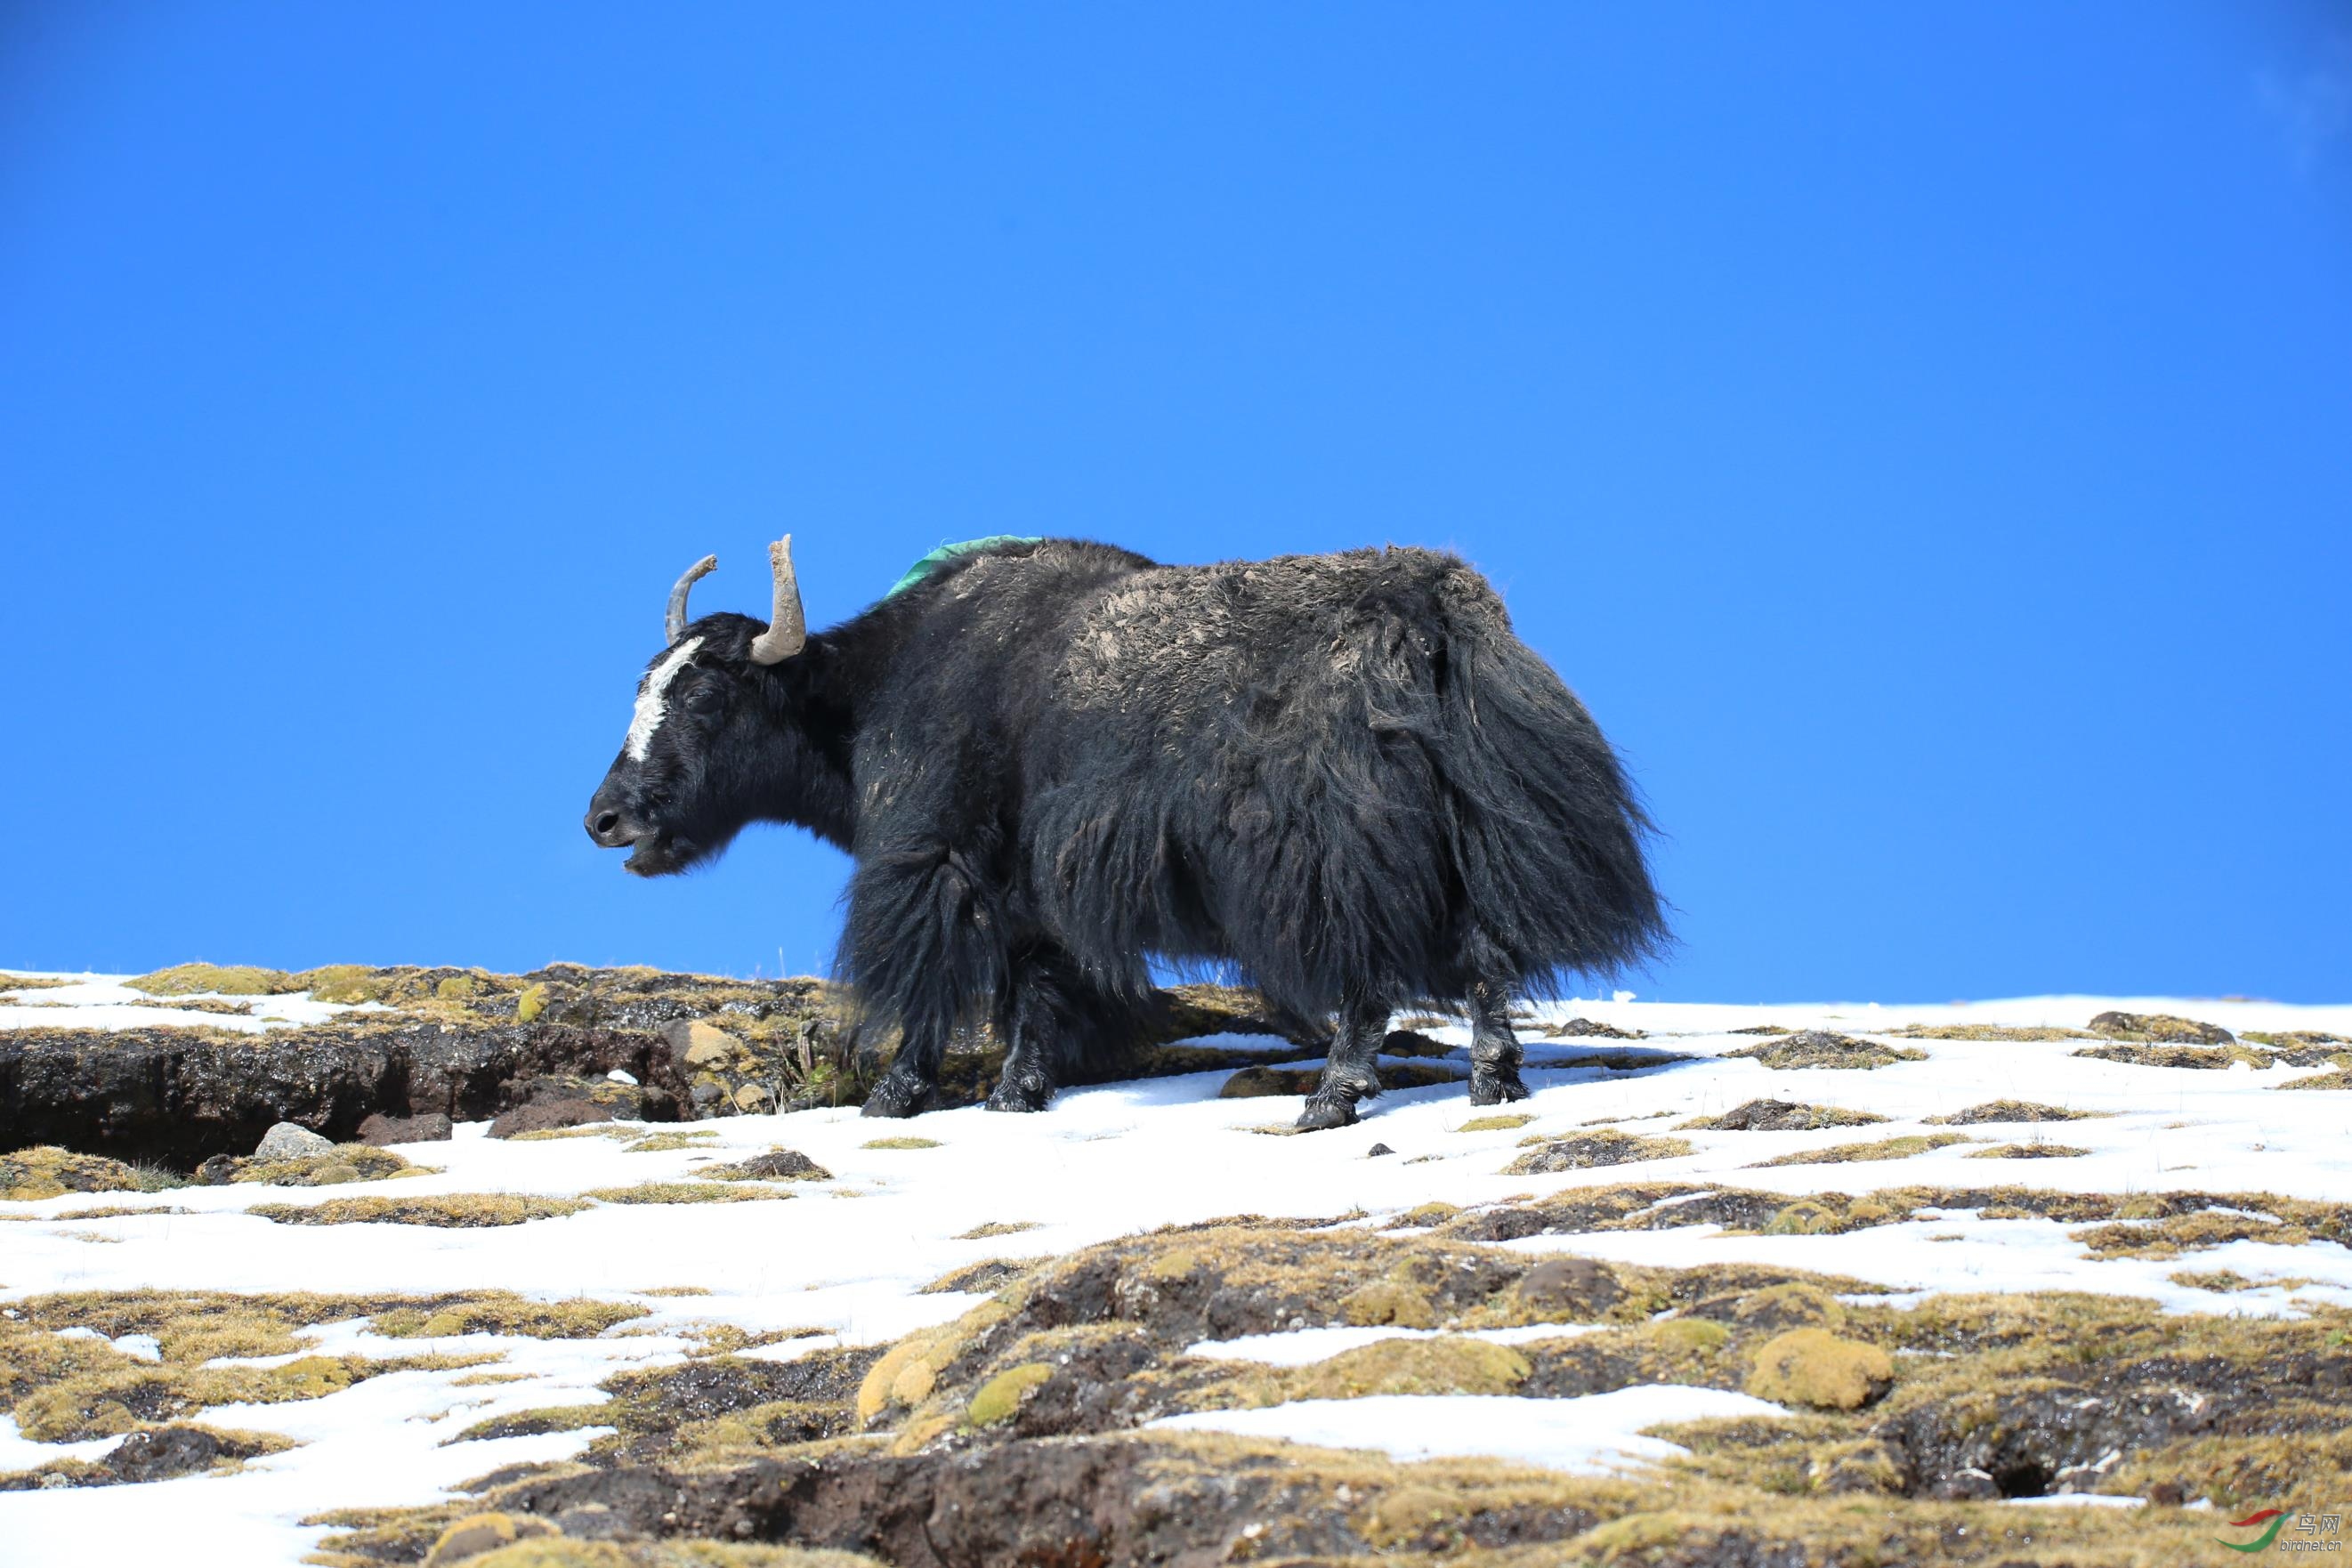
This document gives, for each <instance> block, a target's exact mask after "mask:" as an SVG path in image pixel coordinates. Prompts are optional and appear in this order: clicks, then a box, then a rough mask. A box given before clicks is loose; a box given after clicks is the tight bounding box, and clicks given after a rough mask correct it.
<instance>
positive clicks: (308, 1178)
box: [201, 1143, 432, 1187]
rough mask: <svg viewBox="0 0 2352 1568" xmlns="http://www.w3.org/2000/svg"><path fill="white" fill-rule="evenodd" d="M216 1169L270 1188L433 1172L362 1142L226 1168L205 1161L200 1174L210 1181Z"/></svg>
mask: <svg viewBox="0 0 2352 1568" xmlns="http://www.w3.org/2000/svg"><path fill="white" fill-rule="evenodd" d="M216 1170H222V1171H226V1173H227V1177H228V1180H229V1181H230V1182H258V1183H262V1184H267V1185H269V1186H273V1187H334V1186H341V1185H343V1184H346V1183H351V1182H381V1181H384V1180H386V1179H388V1178H390V1177H393V1176H423V1175H430V1174H432V1172H431V1171H430V1170H429V1169H428V1168H427V1167H425V1166H421V1165H412V1164H410V1163H408V1162H407V1161H406V1160H404V1159H403V1158H402V1157H401V1156H399V1155H398V1154H395V1153H394V1152H392V1151H391V1150H389V1149H376V1148H372V1147H370V1146H369V1145H368V1144H365V1143H338V1144H336V1145H335V1146H334V1147H333V1148H332V1149H322V1150H320V1152H318V1153H316V1154H302V1155H298V1156H296V1157H294V1158H292V1159H286V1160H257V1159H253V1158H251V1157H249V1156H248V1157H246V1158H241V1159H232V1160H230V1161H228V1162H226V1164H225V1165H215V1164H213V1163H210V1162H207V1163H206V1165H205V1170H204V1171H203V1172H202V1173H201V1174H202V1175H203V1176H204V1177H205V1180H206V1181H211V1180H212V1179H213V1173H214V1172H215V1171H216Z"/></svg>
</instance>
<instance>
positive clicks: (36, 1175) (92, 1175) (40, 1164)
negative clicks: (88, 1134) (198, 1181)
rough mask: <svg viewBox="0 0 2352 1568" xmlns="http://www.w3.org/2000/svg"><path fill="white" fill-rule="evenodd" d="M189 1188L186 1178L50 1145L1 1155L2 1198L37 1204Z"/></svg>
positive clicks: (0, 1189) (12, 1201)
mask: <svg viewBox="0 0 2352 1568" xmlns="http://www.w3.org/2000/svg"><path fill="white" fill-rule="evenodd" d="M186 1185H187V1182H186V1180H185V1179H184V1178H183V1177H178V1176H173V1175H172V1174H171V1173H168V1172H163V1171H156V1170H151V1169H148V1168H147V1167H144V1166H140V1165H126V1164H124V1163H122V1162H121V1161H120V1160H108V1159H104V1158H101V1157H100V1156H99V1155H96V1154H76V1153H73V1152H70V1151H68V1150H65V1149H59V1148H57V1147H55V1146H53V1145H50V1144H40V1145H37V1146H36V1147H34V1148H30V1149H19V1150H17V1151H16V1152H15V1153H13V1154H5V1155H0V1198H5V1199H6V1200H7V1201H9V1202H11V1203H34V1202H37V1201H39V1200H40V1199H42V1198H58V1197H63V1196H65V1195H66V1194H68V1193H159V1192H166V1191H169V1190H170V1189H172V1188H173V1187H184V1186H186Z"/></svg>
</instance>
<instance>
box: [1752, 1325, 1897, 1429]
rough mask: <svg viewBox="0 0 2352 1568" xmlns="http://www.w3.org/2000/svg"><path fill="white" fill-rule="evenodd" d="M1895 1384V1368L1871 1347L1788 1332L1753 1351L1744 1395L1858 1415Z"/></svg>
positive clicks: (1824, 1334)
mask: <svg viewBox="0 0 2352 1568" xmlns="http://www.w3.org/2000/svg"><path fill="white" fill-rule="evenodd" d="M1894 1384H1895V1363H1894V1361H1893V1360H1892V1359H1891V1358H1890V1357H1889V1356H1888V1355H1887V1353H1886V1352H1885V1351H1883V1350H1881V1349H1879V1348H1878V1347H1877V1346H1876V1345H1874V1344H1864V1343H1861V1342H1857V1341H1854V1340H1843V1339H1840V1338H1838V1337H1837V1336H1836V1335H1835V1334H1832V1333H1831V1332H1830V1331H1827V1330H1826V1329H1791V1330H1790V1331H1788V1332H1787V1333H1785V1334H1782V1335H1780V1337H1778V1338H1777V1339H1774V1340H1771V1341H1769V1342H1767V1343H1766V1344H1765V1345H1764V1347H1763V1348H1762V1349H1760V1350H1759V1351H1758V1352H1756V1370H1755V1371H1754V1372H1753V1373H1749V1374H1748V1393H1750V1394H1754V1395H1755V1396H1756V1397H1757V1398H1759V1399H1769V1400H1771V1401H1773V1402H1774V1403H1775V1404H1780V1405H1812V1406H1815V1407H1818V1408H1822V1409H1829V1410H1859V1409H1860V1408H1862V1406H1864V1405H1868V1404H1870V1403H1872V1402H1873V1401H1874V1400H1878V1399H1881V1398H1884V1397H1885V1394H1886V1391H1887V1390H1888V1389H1889V1388H1891V1387H1893V1386H1894Z"/></svg>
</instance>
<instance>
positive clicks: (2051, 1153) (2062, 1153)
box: [1967, 1143, 2090, 1160]
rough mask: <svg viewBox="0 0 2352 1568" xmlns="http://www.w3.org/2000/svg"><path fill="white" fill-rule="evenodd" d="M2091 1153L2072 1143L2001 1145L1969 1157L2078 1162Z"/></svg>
mask: <svg viewBox="0 0 2352 1568" xmlns="http://www.w3.org/2000/svg"><path fill="white" fill-rule="evenodd" d="M2089 1152H2090V1151H2089V1150H2088V1149H2077V1148H2075V1147H2074V1145H2072V1144H2070V1143H2001V1144H1998V1145H1996V1146H1994V1147H1993V1148H1990V1149H1979V1150H1978V1151H1977V1152H1974V1153H1972V1154H1970V1155H1969V1156H1967V1157H1968V1158H1969V1159H1971V1160H2078V1159H2081V1158H2082V1157H2083V1156H2084V1155H2085V1154H2088V1153H2089Z"/></svg>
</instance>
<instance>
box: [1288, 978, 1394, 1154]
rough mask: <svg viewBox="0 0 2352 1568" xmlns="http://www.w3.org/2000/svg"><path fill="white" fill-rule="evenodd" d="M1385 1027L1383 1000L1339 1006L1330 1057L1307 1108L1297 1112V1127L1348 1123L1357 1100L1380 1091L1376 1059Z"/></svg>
mask: <svg viewBox="0 0 2352 1568" xmlns="http://www.w3.org/2000/svg"><path fill="white" fill-rule="evenodd" d="M1388 1028H1389V1009H1388V1005H1387V1004H1385V1003H1370V1002H1350V1003H1349V1004H1348V1005H1345V1006H1343V1007H1341V1008H1340V1009H1339V1029H1338V1031H1337V1032H1336V1033H1335V1034H1334V1035H1333V1036H1332V1037H1331V1057H1330V1059H1329V1060H1328V1061H1327V1062H1325V1063H1324V1064H1323V1081H1322V1082H1321V1083H1319V1084H1318V1085H1317V1086H1316V1089H1315V1092H1314V1093H1313V1094H1311V1095H1309V1096H1307V1109H1306V1110H1302V1111H1300V1112H1299V1113H1298V1125H1299V1126H1300V1127H1302V1128H1304V1129H1306V1130H1307V1131H1318V1130H1319V1129H1322V1128H1326V1127H1345V1126H1348V1125H1349V1123H1351V1122H1353V1121H1355V1120H1356V1101H1358V1100H1363V1099H1367V1098H1369V1097H1370V1096H1372V1095H1375V1094H1378V1093H1380V1091H1381V1075H1380V1071H1379V1067H1378V1063H1377V1058H1379V1056H1380V1054H1381V1041H1382V1040H1385V1039H1386V1038H1388Z"/></svg>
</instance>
